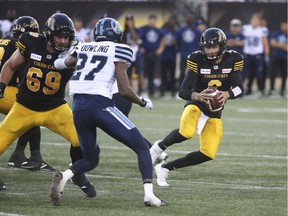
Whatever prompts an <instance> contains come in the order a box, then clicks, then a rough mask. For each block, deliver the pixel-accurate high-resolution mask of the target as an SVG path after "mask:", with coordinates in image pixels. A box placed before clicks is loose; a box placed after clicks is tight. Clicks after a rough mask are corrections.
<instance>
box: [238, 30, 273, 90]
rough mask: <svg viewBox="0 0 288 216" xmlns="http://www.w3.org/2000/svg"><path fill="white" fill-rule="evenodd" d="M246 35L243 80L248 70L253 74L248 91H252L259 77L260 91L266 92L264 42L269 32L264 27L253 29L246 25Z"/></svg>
mask: <svg viewBox="0 0 288 216" xmlns="http://www.w3.org/2000/svg"><path fill="white" fill-rule="evenodd" d="M242 34H243V35H244V47H243V53H244V62H245V64H244V68H243V70H242V72H241V76H242V80H244V79H245V77H246V75H247V72H248V70H249V71H250V72H251V74H250V80H249V84H248V91H251V85H252V81H253V78H251V77H254V76H256V77H257V84H258V89H259V91H260V92H263V91H264V83H263V62H264V42H263V38H264V37H267V34H268V31H267V28H264V27H261V26H259V27H256V28H253V27H252V25H244V26H243V29H242Z"/></svg>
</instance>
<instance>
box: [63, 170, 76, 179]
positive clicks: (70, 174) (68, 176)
mask: <svg viewBox="0 0 288 216" xmlns="http://www.w3.org/2000/svg"><path fill="white" fill-rule="evenodd" d="M62 174H63V180H64V181H65V182H67V181H68V180H69V179H71V178H72V177H73V176H74V173H73V172H72V170H71V169H67V170H66V171H64V172H63V173H62Z"/></svg>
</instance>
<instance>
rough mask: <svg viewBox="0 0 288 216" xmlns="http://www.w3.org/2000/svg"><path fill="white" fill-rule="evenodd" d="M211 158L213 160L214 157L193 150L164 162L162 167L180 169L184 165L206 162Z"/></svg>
mask: <svg viewBox="0 0 288 216" xmlns="http://www.w3.org/2000/svg"><path fill="white" fill-rule="evenodd" d="M209 160H212V158H210V157H208V156H206V155H204V154H203V153H202V152H200V151H196V152H191V153H189V154H187V155H186V156H184V157H182V158H179V159H176V160H174V161H171V162H169V163H166V164H163V165H162V167H163V168H166V169H168V170H175V169H179V168H182V167H187V166H193V165H197V164H200V163H204V162H206V161H209Z"/></svg>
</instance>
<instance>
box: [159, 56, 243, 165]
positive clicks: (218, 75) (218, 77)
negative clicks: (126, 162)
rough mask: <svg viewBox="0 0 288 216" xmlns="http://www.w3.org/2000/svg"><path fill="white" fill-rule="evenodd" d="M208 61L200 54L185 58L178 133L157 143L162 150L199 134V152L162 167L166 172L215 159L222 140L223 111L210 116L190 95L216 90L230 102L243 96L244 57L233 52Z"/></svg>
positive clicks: (176, 131)
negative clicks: (216, 61) (184, 103)
mask: <svg viewBox="0 0 288 216" xmlns="http://www.w3.org/2000/svg"><path fill="white" fill-rule="evenodd" d="M213 62H215V61H209V60H207V58H206V57H205V54H203V52H201V51H196V52H193V53H191V54H190V55H189V56H188V58H187V68H188V71H187V74H186V77H185V79H184V81H183V83H182V85H181V87H180V90H179V97H181V98H182V99H184V100H186V101H187V103H186V105H185V108H184V111H183V113H182V116H181V120H180V127H179V129H175V130H173V131H172V132H170V134H168V135H167V136H166V137H165V138H164V139H163V140H162V141H160V142H159V143H158V145H159V147H160V148H161V149H162V150H165V149H166V148H167V147H168V146H170V145H173V144H174V143H180V142H182V141H185V140H187V139H191V138H192V137H193V136H194V135H195V133H196V132H197V133H198V134H199V142H200V149H199V151H195V152H191V153H189V154H187V155H186V156H185V157H182V158H179V159H176V160H174V161H171V162H169V163H166V164H163V165H162V167H163V168H166V169H168V170H173V169H178V168H182V167H186V166H191V165H197V164H200V163H203V162H205V161H209V160H211V159H214V158H215V157H216V153H217V150H218V146H219V144H220V141H221V138H222V120H221V113H222V110H220V111H218V112H212V111H210V110H209V109H208V107H207V106H206V104H205V103H204V102H200V101H199V100H198V101H196V100H192V99H191V98H192V93H193V92H197V93H200V92H202V91H203V90H205V89H207V88H208V87H209V86H217V88H218V90H219V91H227V92H228V93H229V99H234V98H237V97H239V96H241V95H242V93H243V85H242V80H241V76H240V71H241V70H242V67H243V57H242V55H241V54H239V53H237V52H235V51H225V52H224V53H223V55H222V57H221V61H220V62H219V63H218V64H216V63H213Z"/></svg>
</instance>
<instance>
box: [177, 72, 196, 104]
mask: <svg viewBox="0 0 288 216" xmlns="http://www.w3.org/2000/svg"><path fill="white" fill-rule="evenodd" d="M197 81H198V75H197V73H195V72H193V71H190V70H188V72H187V74H186V76H185V78H184V81H183V83H182V85H181V86H180V90H179V97H180V98H182V99H183V100H186V101H190V100H191V95H192V92H193V88H194V86H195V84H196V83H197Z"/></svg>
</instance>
